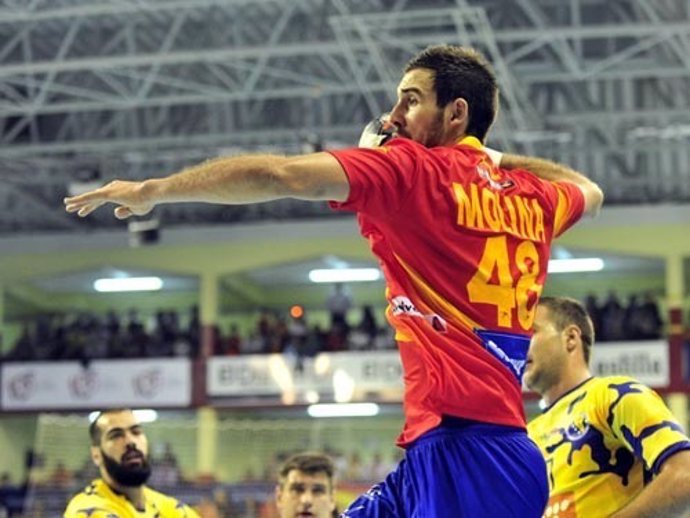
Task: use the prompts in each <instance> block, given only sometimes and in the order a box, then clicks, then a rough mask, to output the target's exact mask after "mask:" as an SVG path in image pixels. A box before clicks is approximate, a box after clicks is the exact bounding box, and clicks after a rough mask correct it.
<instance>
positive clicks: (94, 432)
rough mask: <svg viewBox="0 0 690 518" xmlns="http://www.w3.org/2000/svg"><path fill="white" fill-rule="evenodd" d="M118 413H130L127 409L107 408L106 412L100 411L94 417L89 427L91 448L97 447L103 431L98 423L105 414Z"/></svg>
mask: <svg viewBox="0 0 690 518" xmlns="http://www.w3.org/2000/svg"><path fill="white" fill-rule="evenodd" d="M118 412H131V409H129V408H109V409H107V410H101V411H99V412H98V415H96V418H95V419H94V420H93V421H91V424H90V425H89V437H91V446H99V445H100V444H101V437H102V436H103V430H102V429H101V427H100V425H99V424H98V421H100V420H101V417H103V416H104V415H106V414H116V413H118Z"/></svg>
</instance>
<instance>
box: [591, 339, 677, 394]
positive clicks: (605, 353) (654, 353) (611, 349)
mask: <svg viewBox="0 0 690 518" xmlns="http://www.w3.org/2000/svg"><path fill="white" fill-rule="evenodd" d="M591 368H592V369H591V370H592V374H594V375H595V376H619V375H620V376H630V377H632V378H635V379H637V380H638V381H639V382H640V383H644V384H645V385H649V386H650V387H656V388H662V387H667V386H668V385H669V383H670V382H671V374H670V365H669V353H668V342H667V341H665V340H650V341H643V342H606V343H605V344H594V347H593V348H592V360H591Z"/></svg>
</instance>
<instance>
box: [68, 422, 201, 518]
mask: <svg viewBox="0 0 690 518" xmlns="http://www.w3.org/2000/svg"><path fill="white" fill-rule="evenodd" d="M89 435H90V436H91V459H92V460H93V462H94V464H96V466H98V469H99V472H100V478H99V479H96V480H94V481H93V482H92V483H91V484H90V485H89V486H87V487H86V488H85V489H84V490H83V491H82V492H81V493H79V494H77V495H76V496H75V497H74V498H72V500H70V502H69V504H68V505H67V509H66V510H65V514H64V518H83V517H84V516H92V515H93V510H94V509H98V511H99V513H100V514H99V516H101V515H102V516H107V515H108V516H117V517H119V518H130V517H131V518H134V517H137V516H160V517H165V518H198V514H197V513H196V512H195V511H194V510H192V509H191V508H189V507H187V506H186V505H184V504H182V503H180V502H178V501H177V500H176V499H175V498H172V497H170V496H167V495H164V494H162V493H159V492H157V491H154V490H153V489H150V488H149V487H147V486H146V485H145V484H146V482H147V480H148V479H149V476H150V475H151V466H150V464H149V452H148V450H149V448H148V440H147V438H146V435H145V433H144V430H143V428H142V426H141V424H140V423H139V421H138V420H137V419H136V417H135V416H134V413H133V412H132V411H131V410H129V409H114V410H104V411H102V412H100V413H99V414H98V416H97V417H96V419H95V420H94V421H93V422H92V423H91V426H90V427H89Z"/></svg>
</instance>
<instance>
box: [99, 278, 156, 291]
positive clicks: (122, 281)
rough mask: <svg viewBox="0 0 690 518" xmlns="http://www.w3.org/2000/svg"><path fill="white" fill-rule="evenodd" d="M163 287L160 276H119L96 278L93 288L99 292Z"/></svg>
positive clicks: (149, 289) (154, 289)
mask: <svg viewBox="0 0 690 518" xmlns="http://www.w3.org/2000/svg"><path fill="white" fill-rule="evenodd" d="M162 287H163V279H161V278H160V277H120V278H108V279H96V281H94V283H93V289H94V290H96V291H98V292H99V293H112V292H118V291H158V290H160V289H161V288H162Z"/></svg>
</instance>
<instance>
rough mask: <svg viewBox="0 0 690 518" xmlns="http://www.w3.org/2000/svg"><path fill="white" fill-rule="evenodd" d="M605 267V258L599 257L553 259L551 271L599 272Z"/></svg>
mask: <svg viewBox="0 0 690 518" xmlns="http://www.w3.org/2000/svg"><path fill="white" fill-rule="evenodd" d="M603 269H604V260H603V259H600V258H599V257H582V258H579V259H575V258H573V259H551V260H550V261H549V270H548V271H549V273H576V272H599V271H601V270H603Z"/></svg>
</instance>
